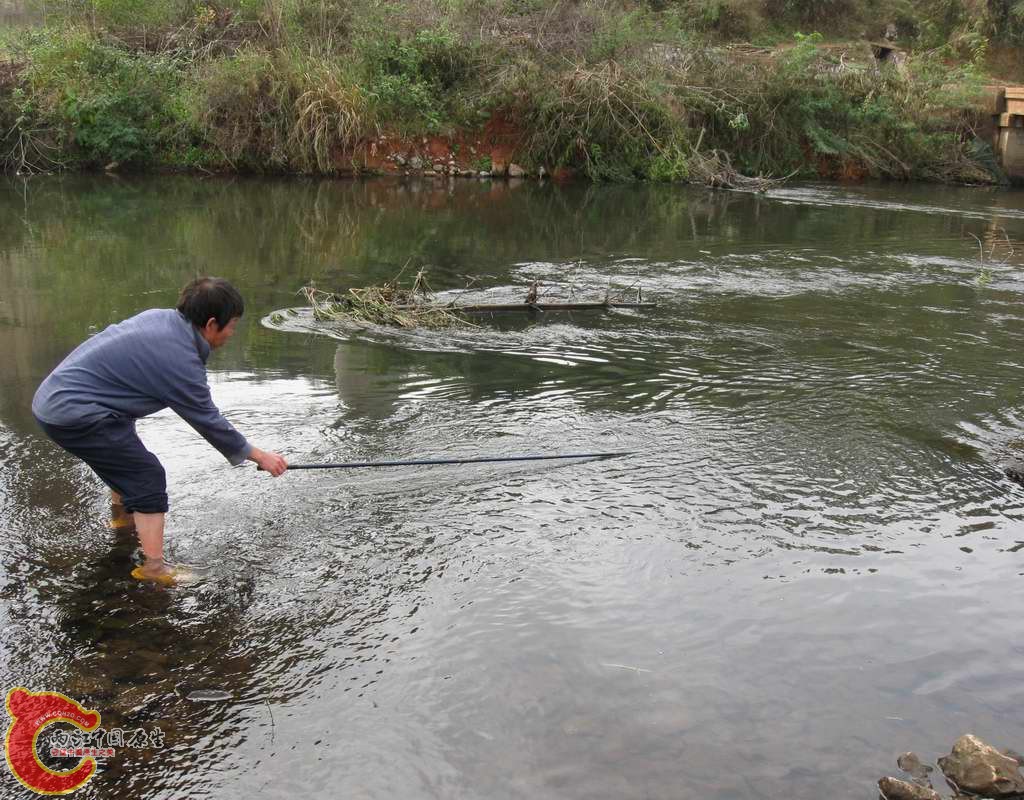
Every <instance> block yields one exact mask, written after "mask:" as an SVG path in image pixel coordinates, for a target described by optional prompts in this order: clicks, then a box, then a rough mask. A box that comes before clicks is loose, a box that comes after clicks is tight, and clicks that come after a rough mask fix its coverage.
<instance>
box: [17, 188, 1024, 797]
mask: <svg viewBox="0 0 1024 800" xmlns="http://www.w3.org/2000/svg"><path fill="white" fill-rule="evenodd" d="M974 237H977V240H976V239H975V238H974ZM1022 239H1024V194H1021V193H1019V192H1009V191H1003V190H982V189H962V188H961V189H953V188H941V187H934V186H898V185H887V186H874V187H871V186H866V187H865V186H858V187H836V186H790V187H786V188H784V189H781V190H778V191H775V192H770V193H768V194H767V195H764V196H755V195H749V194H733V193H714V192H708V191H704V190H701V189H694V188H683V187H644V186H628V187H586V186H569V187H562V188H560V187H556V186H549V185H544V186H541V185H536V184H522V185H509V184H504V183H493V184H492V183H490V182H483V181H481V182H459V183H455V184H447V183H442V182H438V183H426V182H425V183H399V182H389V181H385V180H379V181H369V182H365V183H359V182H312V181H310V182H306V181H299V180H280V181H279V180H259V179H246V180H221V179H210V180H201V179H196V178H185V177H157V178H147V179H119V178H108V177H64V178H40V179H35V180H32V181H31V182H29V183H20V182H18V183H15V182H9V183H4V184H2V185H0V342H2V347H0V374H2V375H3V380H2V386H0V529H2V530H3V532H4V533H3V536H2V537H0V686H3V687H4V689H5V691H6V689H7V688H10V687H12V686H16V685H17V686H24V687H27V688H29V689H32V690H35V691H42V690H51V691H59V692H62V693H64V694H66V695H68V696H70V697H72V698H74V699H75V700H77V701H79V702H81V703H82V704H83V705H84V706H85V707H86V708H89V709H95V710H98V711H100V712H101V714H102V718H103V726H104V727H105V728H114V727H121V728H124V729H127V730H132V729H136V728H143V729H144V730H147V731H152V730H153V729H155V728H157V727H159V728H160V729H161V730H162V731H163V732H164V741H163V746H162V747H160V746H153V747H134V748H133V747H127V746H126V747H123V748H121V749H119V750H118V752H117V755H116V756H115V757H114V758H110V759H108V760H107V761H106V762H105V763H103V765H102V767H101V772H100V774H98V775H97V776H96V777H95V778H94V779H93V780H92V781H91V782H90V783H89V784H88V785H87V786H86V787H85V788H83V789H81V790H80V791H79V792H78V793H77V796H81V797H96V798H100V797H115V796H116V797H119V798H120V797H156V798H172V797H190V798H201V797H210V798H242V797H267V798H290V797H298V796H331V797H346V798H348V797H353V798H396V797H409V798H433V797H436V798H446V800H447V799H448V798H466V799H467V800H469V799H470V798H489V799H490V800H499V799H500V798H522V797H530V798H588V800H589V799H592V798H616V800H624V799H627V798H679V797H701V798H705V800H710V799H711V798H719V799H721V800H727V799H730V800H731V799H732V798H744V799H745V798H799V799H802V798H806V799H807V800H811V799H812V798H815V799H816V798H821V797H832V798H847V797H848V798H855V797H863V798H866V797H873V796H875V793H876V790H875V787H874V785H873V784H874V781H875V780H877V779H878V778H879V777H880V776H881V775H883V774H887V773H888V774H896V773H895V759H896V756H897V755H898V754H899V753H902V752H904V751H906V750H914V751H916V752H917V753H919V754H920V755H921V756H922V758H923V759H924V760H925V761H932V762H933V761H934V759H935V757H936V756H938V755H940V754H943V753H946V752H948V750H949V748H950V746H951V744H952V742H953V741H954V740H955V739H956V738H957V737H958V736H960V735H961V734H963V733H968V732H971V733H975V734H977V735H978V736H980V737H982V738H983V739H986V740H987V741H990V742H991V743H992V744H994V745H996V746H999V747H1014V748H1017V749H1024V644H1022V642H1024V614H1022V611H1024V600H1022V599H1021V598H1022V595H1021V594H1020V587H1021V585H1022V583H1021V580H1020V579H1021V576H1022V575H1024V552H1022V550H1024V488H1021V487H1020V486H1018V485H1016V484H1014V483H1012V482H1010V481H1009V480H1007V479H1006V478H1005V477H1003V474H1002V467H1003V466H1004V465H1006V464H1009V463H1012V462H1014V461H1015V460H1018V459H1022V460H1024V444H1022V443H1021V442H1020V439H1019V437H1020V436H1021V433H1022V429H1024V406H1022V404H1021V397H1020V390H1021V386H1022V385H1024V359H1022V357H1021V348H1022V347H1024V273H1022V271H1021V264H1022V263H1024V261H1022V259H1024V242H1022V241H1021V240H1022ZM979 243H980V244H979ZM403 267H404V268H406V269H407V270H412V269H414V268H419V267H427V269H428V275H429V277H430V280H431V283H432V284H433V286H434V288H435V289H439V290H446V289H456V288H460V287H465V286H466V285H467V283H469V282H470V281H471V280H475V285H476V286H482V287H505V288H507V289H509V290H511V288H510V287H516V291H525V287H526V286H527V285H528V284H529V283H530V282H531V281H533V280H539V281H541V283H542V287H543V286H545V285H550V284H552V283H558V282H563V283H565V282H572V283H574V284H575V285H577V286H580V287H582V286H596V287H599V288H600V287H604V286H606V285H607V284H609V283H615V284H623V285H624V284H629V283H632V282H634V281H639V282H640V284H641V285H642V287H643V290H644V294H645V297H647V298H650V299H652V300H655V301H656V302H657V304H658V305H657V307H656V308H654V309H651V310H645V311H643V312H636V311H621V312H616V313H613V314H599V313H576V314H574V315H567V314H547V315H544V316H543V317H542V318H540V319H536V320H532V321H530V320H518V321H515V320H500V321H499V320H483V321H482V323H481V327H480V328H479V329H478V330H473V331H469V332H465V331H458V332H436V333H406V334H401V333H394V332H383V331H376V330H373V329H365V330H355V331H352V330H348V331H346V330H340V329H332V330H327V331H315V330H311V328H310V326H308V325H305V324H300V323H299V322H297V321H296V320H299V321H301V320H302V319H303V317H302V315H301V314H300V315H299V316H298V317H294V318H293V317H291V316H290V315H287V314H286V315H285V322H284V323H282V324H274V323H271V322H269V319H266V320H265V323H266V324H261V319H263V318H268V315H270V314H271V312H273V311H275V310H278V309H286V308H289V307H298V306H301V305H302V300H301V298H300V297H298V296H297V295H296V291H297V290H298V289H299V288H300V287H301V286H302V285H303V284H305V283H307V282H309V281H310V280H313V281H315V282H316V284H317V285H318V286H321V287H325V288H343V287H347V286H362V285H368V284H374V283H380V282H382V281H384V280H386V279H388V278H392V277H394V276H395V275H396V274H398V273H399V272H400V271H401V270H402V269H403ZM196 273H208V274H218V275H222V276H225V277H228V278H230V279H231V280H233V281H234V282H236V283H237V285H238V286H239V287H240V288H241V289H242V291H243V293H244V294H245V297H246V299H247V303H248V310H247V312H246V315H245V318H244V319H243V324H242V325H241V326H240V328H239V333H238V335H236V337H235V339H233V340H232V341H231V342H230V343H229V344H228V346H226V347H225V348H224V349H223V350H220V351H218V352H217V353H215V354H214V356H213V357H212V358H211V361H210V365H209V366H210V369H209V374H210V382H211V385H212V387H213V393H214V397H215V399H216V401H217V402H218V404H219V406H220V407H221V408H222V409H223V410H224V411H225V413H226V415H227V416H228V417H229V418H230V419H231V420H232V421H233V422H234V423H235V424H236V425H237V427H238V428H239V429H240V430H242V431H243V433H245V434H246V435H247V436H248V437H249V439H250V440H251V441H253V442H254V443H256V444H257V445H259V446H262V447H264V448H267V449H276V450H280V451H281V452H283V453H284V454H286V455H287V456H288V457H289V458H290V459H291V460H293V461H295V462H299V461H304V462H309V461H325V460H357V459H358V460H362V459H383V458H405V457H410V458H413V457H436V456H451V455H459V456H461V455H483V456H494V455H504V454H513V453H554V452H565V451H570V452H572V451H589V450H595V449H598V450H630V451H635V455H633V456H631V457H629V458H621V459H616V460H609V461H584V462H575V463H566V464H550V463H547V464H545V463H539V464H527V465H509V466H504V465H486V466H479V467H473V466H462V467H416V468H405V469H392V470H377V471H368V470H364V471H347V472H298V471H294V472H291V473H288V474H286V475H285V476H283V477H281V478H279V479H276V480H275V479H272V478H270V477H268V476H265V475H261V474H257V473H256V471H255V470H254V469H252V468H238V469H231V468H229V467H228V466H227V465H226V463H225V462H224V461H223V459H221V457H220V456H219V455H218V454H217V453H216V452H215V451H214V450H212V448H210V447H209V446H208V445H206V443H205V442H204V441H202V440H201V439H200V438H199V437H198V436H197V435H196V434H195V433H194V432H193V431H192V430H191V429H190V428H189V427H188V426H187V425H185V424H184V423H183V422H182V421H180V420H179V419H178V418H176V417H175V416H174V415H173V414H170V413H167V412H164V413H160V414H157V415H155V416H154V417H151V418H148V419H146V420H144V421H143V422H140V424H139V429H140V433H141V435H142V437H143V439H144V440H145V441H146V443H147V444H148V446H150V447H151V449H152V450H153V451H154V452H156V453H157V454H158V455H159V456H160V458H161V459H162V460H163V462H164V464H165V466H166V467H167V471H168V478H169V485H170V496H171V514H170V516H169V518H168V552H169V554H170V556H171V557H172V558H173V559H174V560H176V561H178V562H182V563H184V564H187V565H190V566H191V567H192V569H193V572H194V575H195V577H194V580H193V581H192V582H191V583H189V584H186V585H182V586H180V587H177V588H174V589H160V588H153V587H151V586H146V585H140V584H137V583H136V582H135V581H133V580H132V579H130V578H129V577H128V573H129V571H130V569H131V566H132V559H133V557H134V556H135V545H134V542H133V541H132V539H131V538H130V537H126V536H125V535H124V534H120V533H116V532H112V531H110V530H108V527H107V520H108V517H107V514H108V510H109V509H108V504H107V501H106V499H105V497H104V491H103V487H102V486H101V484H100V483H99V482H98V480H97V479H96V478H95V477H93V476H92V475H91V473H89V472H88V470H87V469H85V468H84V467H83V466H82V465H80V464H78V463H77V462H75V461H74V460H73V459H71V458H69V457H67V456H65V455H63V454H62V453H61V452H60V451H58V449H57V448H56V447H55V446H53V445H52V444H50V443H49V442H48V441H47V440H45V439H44V438H42V436H41V435H40V433H39V431H37V429H36V427H35V424H34V422H33V420H32V417H31V414H30V411H29V404H30V401H31V397H32V393H33V391H34V390H35V387H36V386H37V385H38V383H39V381H40V380H41V379H42V378H43V377H44V376H45V375H46V373H47V372H48V370H50V369H51V368H52V367H53V366H54V365H55V364H56V363H57V362H58V361H59V360H60V359H61V358H62V357H63V356H64V355H65V354H66V353H67V352H68V351H69V350H70V349H72V348H73V347H74V346H75V345H76V344H78V343H79V342H80V341H82V340H83V339H84V338H85V337H87V336H88V335H89V334H90V333H92V332H94V331H97V330H100V329H102V328H103V326H105V325H107V324H109V323H111V322H115V321H118V320H120V319H123V318H124V317H127V316H129V315H131V314H133V313H135V312H137V311H140V310H142V309H145V308H149V307H154V306H164V307H166V306H170V305H172V304H173V302H174V300H175V297H176V294H177V290H178V288H179V287H180V286H181V285H182V284H183V283H184V282H185V281H186V280H188V279H189V278H190V277H191V276H193V275H194V274H196ZM250 467H251V465H250ZM202 698H207V701H203V700H202ZM3 724H4V725H6V724H7V722H6V721H5V722H4V723H3ZM52 763H54V764H58V765H60V768H67V767H68V766H69V765H71V764H74V763H76V762H75V761H73V760H64V761H54V762H52ZM16 789H17V784H16V783H15V782H14V780H13V778H12V777H11V776H10V775H9V774H7V773H4V775H3V779H2V780H0V794H2V795H3V796H5V797H6V796H19V795H18V792H19V791H20V792H22V794H23V795H24V796H29V794H28V792H27V791H24V790H20V789H18V790H17V791H16Z"/></svg>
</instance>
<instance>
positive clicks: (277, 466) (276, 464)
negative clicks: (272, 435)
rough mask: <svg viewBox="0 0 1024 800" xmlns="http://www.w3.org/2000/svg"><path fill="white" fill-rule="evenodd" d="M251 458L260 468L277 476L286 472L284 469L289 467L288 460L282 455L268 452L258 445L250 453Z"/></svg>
mask: <svg viewBox="0 0 1024 800" xmlns="http://www.w3.org/2000/svg"><path fill="white" fill-rule="evenodd" d="M249 460H250V461H255V462H256V464H257V465H258V466H259V468H260V469H262V470H265V471H266V472H269V473H270V474H271V475H273V476H274V477H275V478H276V477H277V476H278V475H282V474H284V471H285V470H286V469H288V462H287V461H285V460H284V458H283V457H282V456H279V455H278V454H277V453H268V452H267V451H265V450H260V449H259V448H258V447H254V448H253V449H252V452H251V453H249Z"/></svg>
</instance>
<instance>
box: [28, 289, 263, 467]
mask: <svg viewBox="0 0 1024 800" xmlns="http://www.w3.org/2000/svg"><path fill="white" fill-rule="evenodd" d="M209 357H210V345H209V344H208V343H207V341H206V340H205V339H204V338H203V337H202V336H201V335H200V333H199V331H198V330H197V329H196V328H195V326H194V325H192V323H190V322H189V321H188V320H187V319H185V317H184V316H183V315H182V314H181V313H180V312H178V311H175V310H174V309H170V308H154V309H150V310H149V311H143V312H142V313H141V314H136V315H135V316H134V317H131V318H130V319H126V320H125V321H124V322H119V323H117V324H116V325H111V326H110V327H108V328H106V329H105V330H103V331H102V332H101V333H98V334H96V335H95V336H93V337H91V338H89V339H87V340H86V341H85V342H83V343H82V344H80V345H79V346H78V347H77V348H75V349H74V350H73V351H72V352H71V354H70V355H69V356H68V357H67V358H65V359H64V360H63V361H62V362H61V363H60V364H59V365H58V366H57V368H56V369H55V370H54V371H53V372H51V373H50V375H49V376H48V377H47V378H46V380H44V381H43V383H42V384H41V385H40V387H39V389H37V390H36V394H35V397H34V398H32V413H33V414H35V416H36V417H37V418H38V419H40V420H42V421H43V422H45V423H47V424H49V425H57V426H60V427H81V426H85V425H91V424H93V423H95V422H98V421H100V420H102V419H104V418H105V417H131V418H138V417H144V416H146V415H147V414H152V413H154V412H156V411H159V410H161V409H163V408H170V409H171V410H172V411H174V412H175V413H176V414H178V415H179V416H180V417H181V418H182V419H184V420H185V421H186V422H187V423H188V424H189V425H191V426H192V427H193V428H195V429H196V431H198V432H199V434H200V435H201V436H203V438H205V439H206V441H208V442H209V443H210V444H212V445H213V446H214V447H216V448H217V449H218V450H219V451H220V452H221V453H222V454H223V455H224V457H225V458H226V459H227V460H228V461H230V462H231V463H232V464H236V465H237V464H241V463H242V462H243V461H244V460H245V459H246V457H247V456H248V455H249V453H250V452H251V450H252V446H251V445H250V444H249V443H248V442H247V441H246V440H245V437H244V436H242V434H240V433H239V432H238V431H236V430H235V429H234V427H233V426H232V425H231V423H230V422H228V421H227V420H226V419H224V417H223V416H221V413H220V411H218V410H217V406H215V405H214V404H213V398H212V397H211V396H210V387H209V385H208V384H207V383H206V359H208V358H209Z"/></svg>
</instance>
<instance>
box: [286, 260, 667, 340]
mask: <svg viewBox="0 0 1024 800" xmlns="http://www.w3.org/2000/svg"><path fill="white" fill-rule="evenodd" d="M559 288H560V287H559ZM302 293H303V294H304V295H305V297H306V300H307V301H308V302H309V304H310V306H311V307H312V309H313V317H314V319H316V320H318V321H320V322H325V321H329V322H344V321H347V322H359V323H369V324H373V325H385V326H389V327H395V328H432V329H443V328H452V327H459V326H462V327H475V326H474V325H473V323H472V322H470V321H469V319H467V315H470V314H489V313H502V312H514V311H526V312H529V313H534V314H536V313H539V312H545V311H597V310H608V309H613V308H653V307H654V305H655V304H654V303H651V302H645V301H644V299H643V295H642V293H641V290H640V287H639V286H637V285H634V286H630V287H627V288H626V289H618V290H614V291H613V289H612V288H611V287H609V288H607V289H605V290H604V293H603V295H601V296H598V297H595V298H593V299H591V300H586V301H585V300H578V299H576V291H575V289H571V288H570V289H569V291H568V296H563V295H559V294H554V293H552V292H550V291H549V290H547V289H546V290H545V291H544V293H543V294H542V293H541V287H540V284H539V283H537V282H536V281H535V282H534V283H533V284H532V285H531V286H530V288H529V290H528V291H527V293H526V296H525V297H524V299H523V300H522V301H520V302H506V303H471V302H465V301H463V300H460V299H453V300H440V299H438V298H437V297H436V296H435V295H434V294H433V292H431V290H430V287H429V286H428V285H427V282H426V278H425V277H424V274H423V271H422V270H421V271H420V272H418V273H417V274H416V278H415V280H414V281H413V285H412V286H411V287H409V288H404V287H402V286H400V285H399V284H398V282H397V280H396V281H392V282H388V283H385V284H383V285H382V286H370V287H366V288H362V289H349V290H348V291H347V292H325V291H322V290H320V289H317V288H315V287H313V286H306V287H304V288H303V289H302Z"/></svg>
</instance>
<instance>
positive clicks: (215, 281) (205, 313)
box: [177, 278, 245, 328]
mask: <svg viewBox="0 0 1024 800" xmlns="http://www.w3.org/2000/svg"><path fill="white" fill-rule="evenodd" d="M177 309H178V311H180V312H181V313H182V314H184V315H185V319H187V320H188V321H189V322H191V323H192V324H193V325H195V326H196V327H197V328H202V327H204V326H205V325H206V321H207V320H208V319H210V317H213V319H215V320H216V321H217V327H218V328H223V327H224V326H225V325H227V324H228V323H229V322H231V320H233V319H234V318H235V317H240V316H242V314H243V313H244V312H245V301H244V300H242V295H241V294H239V292H238V289H236V288H235V287H234V286H232V285H231V284H230V283H228V282H227V281H226V280H224V279H223V278H196V279H195V280H194V281H190V282H189V283H188V285H187V286H185V288H184V289H182V290H181V296H180V297H178V305H177Z"/></svg>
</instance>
